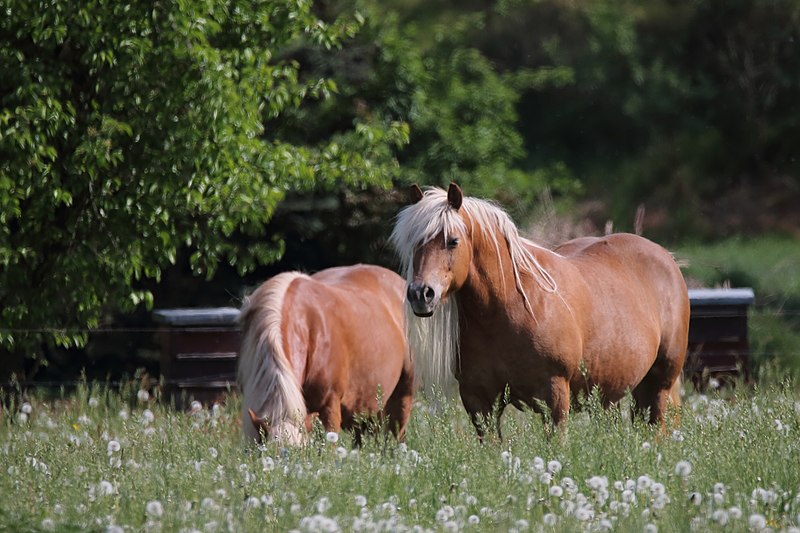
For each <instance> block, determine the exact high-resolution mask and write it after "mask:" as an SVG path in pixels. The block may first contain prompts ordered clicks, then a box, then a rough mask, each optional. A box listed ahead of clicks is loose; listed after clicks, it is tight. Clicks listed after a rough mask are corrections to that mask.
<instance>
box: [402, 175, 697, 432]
mask: <svg viewBox="0 0 800 533" xmlns="http://www.w3.org/2000/svg"><path fill="white" fill-rule="evenodd" d="M412 199H413V203H412V204H411V205H408V206H406V207H404V208H403V209H402V210H401V211H400V213H399V214H398V216H397V220H396V224H395V228H394V230H393V232H392V236H391V241H392V244H393V245H394V247H395V249H396V250H397V253H398V255H399V257H400V260H401V263H402V267H403V269H404V271H405V273H406V277H407V283H408V289H407V299H408V303H409V304H410V309H411V310H412V311H413V315H411V314H409V315H410V316H409V319H408V321H409V339H410V342H411V343H412V349H413V350H414V352H415V357H416V361H415V364H416V370H417V373H418V375H420V377H422V379H423V381H427V382H428V383H429V384H430V383H431V382H434V383H440V382H441V380H442V379H443V378H444V377H445V375H447V374H450V373H452V374H455V377H456V379H457V381H458V386H459V392H460V395H461V400H462V403H463V404H464V407H465V409H466V410H467V412H468V413H469V415H470V418H471V419H472V422H473V424H474V425H475V428H476V430H477V431H478V435H479V437H481V438H482V437H483V423H484V421H485V420H486V419H487V418H489V417H490V416H491V415H495V416H497V422H498V428H499V418H500V415H501V414H502V410H503V408H504V407H505V406H506V404H507V403H511V404H512V405H514V406H515V407H517V408H522V407H523V406H528V407H531V408H533V409H535V410H537V411H540V412H541V411H542V409H541V406H540V405H539V404H540V403H543V404H544V405H546V407H547V408H548V410H549V413H550V416H552V420H553V422H554V423H555V424H559V423H560V422H562V421H563V420H564V419H565V416H566V415H567V413H568V411H569V407H570V400H571V396H572V395H574V394H576V393H577V391H580V390H582V391H590V390H591V389H592V388H594V387H597V388H598V389H599V391H600V393H601V394H602V398H603V401H604V403H605V404H606V405H609V404H612V403H615V402H617V401H618V400H620V399H621V398H622V397H623V396H624V395H625V393H626V392H627V391H629V390H630V391H632V395H633V398H634V399H635V402H636V408H637V410H638V411H640V412H641V411H643V410H649V420H650V422H651V423H656V422H658V423H661V424H662V425H663V423H664V414H665V410H666V406H667V401H668V398H669V397H670V396H672V398H673V401H679V398H678V396H677V394H675V392H676V391H677V385H676V381H677V380H678V378H679V376H680V374H681V370H682V367H683V362H684V358H685V355H686V347H687V337H688V329H689V299H688V295H687V290H686V284H685V282H684V279H683V276H682V274H681V272H680V269H679V267H678V265H677V264H676V262H675V261H674V259H673V257H672V256H671V255H670V253H669V252H667V251H666V250H665V249H664V248H662V247H660V246H658V245H657V244H655V243H653V242H651V241H649V240H647V239H644V238H642V237H639V236H636V235H631V234H614V235H608V236H606V237H584V238H579V239H575V240H573V241H569V242H567V243H565V244H563V245H561V246H560V247H558V248H556V249H555V250H552V251H551V250H548V249H545V248H542V247H540V246H537V245H536V244H534V243H533V242H530V241H528V240H526V239H524V238H522V237H520V236H519V233H518V230H517V228H516V226H515V225H514V223H513V222H512V221H511V219H510V218H509V216H508V215H507V214H506V213H505V212H504V211H503V210H501V209H500V208H498V207H497V206H495V205H494V204H492V203H490V202H487V201H485V200H479V199H475V198H465V197H464V196H463V194H462V192H461V189H460V188H459V187H458V186H457V185H455V184H451V185H450V188H449V190H448V191H447V192H445V191H444V190H442V189H438V188H428V189H426V191H425V192H424V193H423V191H422V190H420V189H419V187H416V186H414V187H413V188H412ZM414 315H415V316H414ZM495 406H498V408H499V411H497V412H494V409H495Z"/></svg>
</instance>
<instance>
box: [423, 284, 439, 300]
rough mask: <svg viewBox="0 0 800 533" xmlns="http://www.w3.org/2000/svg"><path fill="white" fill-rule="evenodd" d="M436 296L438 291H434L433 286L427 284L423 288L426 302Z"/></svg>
mask: <svg viewBox="0 0 800 533" xmlns="http://www.w3.org/2000/svg"><path fill="white" fill-rule="evenodd" d="M434 296H436V291H434V290H433V288H432V287H427V286H426V287H425V288H424V289H423V297H424V298H425V302H426V303H431V302H432V301H433V297H434Z"/></svg>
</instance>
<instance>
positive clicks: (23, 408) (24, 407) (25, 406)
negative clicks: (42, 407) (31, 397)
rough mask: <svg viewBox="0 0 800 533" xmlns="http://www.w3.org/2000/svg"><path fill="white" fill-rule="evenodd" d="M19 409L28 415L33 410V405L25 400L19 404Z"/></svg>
mask: <svg viewBox="0 0 800 533" xmlns="http://www.w3.org/2000/svg"><path fill="white" fill-rule="evenodd" d="M19 410H20V411H21V412H23V413H25V414H26V415H29V414H31V413H32V412H33V406H32V405H31V404H29V403H28V402H25V403H23V404H22V405H21V406H20V408H19Z"/></svg>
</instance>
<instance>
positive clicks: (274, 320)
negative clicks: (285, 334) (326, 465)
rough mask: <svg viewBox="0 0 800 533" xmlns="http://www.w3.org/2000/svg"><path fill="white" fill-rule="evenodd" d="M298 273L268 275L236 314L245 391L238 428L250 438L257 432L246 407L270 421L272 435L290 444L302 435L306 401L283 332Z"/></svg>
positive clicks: (241, 382) (239, 372)
mask: <svg viewBox="0 0 800 533" xmlns="http://www.w3.org/2000/svg"><path fill="white" fill-rule="evenodd" d="M298 278H308V276H306V275H305V274H302V273H300V272H284V273H282V274H278V275H277V276H274V277H272V278H270V279H269V280H268V281H267V282H265V283H264V284H263V285H261V286H260V287H259V288H258V289H256V290H255V292H253V294H251V295H250V296H248V297H247V298H246V299H245V301H244V304H243V305H242V309H241V313H240V315H239V322H240V324H241V325H242V344H241V349H240V351H239V352H240V353H239V363H238V368H237V379H238V381H239V386H240V388H241V390H242V395H243V399H242V430H243V431H244V434H245V436H246V437H248V438H250V439H256V438H257V437H258V433H257V430H256V428H255V427H254V425H253V423H252V421H251V419H250V416H249V414H248V409H252V410H253V412H255V413H256V415H257V416H258V417H259V418H262V419H264V420H266V421H267V422H268V423H269V427H270V435H269V436H270V438H274V439H277V440H285V441H287V442H289V443H292V444H300V443H301V442H302V441H303V430H302V429H301V428H302V426H301V424H302V422H303V421H304V419H305V417H306V414H307V409H306V403H305V399H304V398H303V393H302V390H301V388H300V384H299V383H298V380H297V378H296V377H295V375H294V372H293V371H292V367H291V364H290V362H289V358H288V357H287V354H286V353H285V350H284V348H283V338H282V335H281V316H282V314H283V302H284V299H285V296H286V291H287V289H288V288H289V285H291V283H292V282H293V281H294V280H296V279H298Z"/></svg>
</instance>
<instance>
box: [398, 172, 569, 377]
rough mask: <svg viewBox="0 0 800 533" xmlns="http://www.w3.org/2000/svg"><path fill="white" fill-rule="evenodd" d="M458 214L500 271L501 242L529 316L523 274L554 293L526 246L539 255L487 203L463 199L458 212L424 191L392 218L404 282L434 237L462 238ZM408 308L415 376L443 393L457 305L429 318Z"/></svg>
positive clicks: (441, 194) (438, 193)
mask: <svg viewBox="0 0 800 533" xmlns="http://www.w3.org/2000/svg"><path fill="white" fill-rule="evenodd" d="M460 211H463V212H464V213H465V214H466V215H467V218H468V219H469V221H470V228H469V229H470V230H471V232H472V234H473V235H474V234H475V230H476V228H477V229H479V230H480V231H481V234H482V235H483V236H484V237H486V238H488V239H489V241H490V242H491V243H492V244H493V246H494V248H495V250H496V252H497V254H496V256H497V261H498V266H499V268H500V270H501V271H502V269H503V263H502V255H501V253H500V240H499V237H500V238H502V240H503V242H504V243H505V244H506V246H507V247H508V251H509V254H510V255H511V268H512V269H513V273H514V282H515V286H516V288H517V292H518V293H519V294H520V295H521V296H522V299H523V302H524V305H525V308H526V309H527V311H528V312H529V313H530V314H531V316H533V309H532V307H531V303H530V300H529V299H528V295H527V293H526V291H525V289H524V287H523V285H522V278H521V275H522V273H526V274H528V275H530V276H531V277H532V278H533V279H534V280H536V283H537V284H538V285H539V287H541V288H542V289H543V290H545V291H547V292H550V293H556V292H557V291H558V285H557V283H556V281H555V279H554V278H553V277H552V276H551V275H550V273H549V272H548V271H547V270H546V269H545V268H544V267H543V266H542V265H541V264H540V263H539V261H538V260H537V259H536V256H535V255H534V254H533V253H532V252H531V251H530V250H529V249H528V248H527V246H532V247H536V248H540V249H542V250H544V249H543V248H541V247H539V246H538V245H536V244H534V243H533V242H531V241H529V240H527V239H524V238H522V237H521V236H520V235H519V231H518V230H517V226H516V225H515V224H514V222H513V221H512V220H511V217H509V216H508V214H507V213H506V212H505V211H503V210H502V209H501V208H500V207H498V206H497V205H495V204H494V203H492V202H490V201H487V200H481V199H478V198H469V197H464V200H463V203H462V205H461V208H460V209H459V210H458V211H457V210H455V209H453V208H452V207H451V206H450V204H449V203H448V200H447V192H446V191H444V190H443V189H439V188H436V187H427V188H426V189H425V191H424V193H423V196H422V199H421V200H419V201H418V202H417V203H415V204H411V205H408V206H406V207H404V208H403V209H402V210H401V211H400V213H398V215H397V220H396V223H395V227H394V230H393V231H392V235H391V237H390V242H391V243H392V245H393V246H394V248H395V250H396V252H397V255H398V257H399V259H400V264H401V271H402V272H403V274H404V276H405V277H406V280H407V281H408V282H411V281H412V278H413V275H414V268H413V261H414V252H415V251H416V250H417V249H418V248H419V247H420V246H423V245H424V244H426V243H428V242H430V241H431V240H433V239H434V238H435V237H436V236H437V235H439V233H444V237H445V240H447V239H448V236H449V235H451V234H456V233H463V234H466V233H467V227H466V224H465V222H464V219H463V218H462V216H461V215H460V214H459V212H460ZM503 279H504V278H503ZM408 308H409V306H408V305H406V316H407V321H406V322H407V329H408V339H409V344H410V345H411V347H412V350H413V353H414V355H415V359H416V361H415V368H416V369H417V372H416V375H418V376H423V377H422V379H423V381H424V382H425V383H424V385H425V386H426V387H427V388H430V387H431V386H436V387H440V388H441V389H443V390H446V389H447V388H449V384H448V383H447V380H448V379H449V377H450V376H452V375H453V370H454V366H455V364H456V361H457V357H458V336H459V335H458V305H457V303H456V299H455V295H451V296H450V297H449V298H448V299H447V300H446V301H445V302H443V303H442V304H441V305H440V306H439V307H438V308H437V310H436V311H435V312H434V314H433V316H432V317H430V318H418V317H416V316H415V315H414V314H413V313H412V312H411V311H410V309H408ZM534 319H535V317H534ZM427 381H430V382H427Z"/></svg>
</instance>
